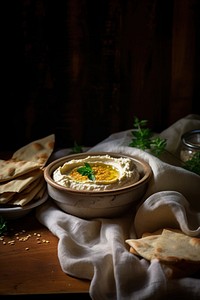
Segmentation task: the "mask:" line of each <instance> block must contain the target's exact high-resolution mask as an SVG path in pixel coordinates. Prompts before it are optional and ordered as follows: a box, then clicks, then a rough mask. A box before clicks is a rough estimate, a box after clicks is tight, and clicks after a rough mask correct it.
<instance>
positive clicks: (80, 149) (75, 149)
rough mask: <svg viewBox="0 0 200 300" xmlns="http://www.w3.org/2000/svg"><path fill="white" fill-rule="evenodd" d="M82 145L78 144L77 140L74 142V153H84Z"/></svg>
mask: <svg viewBox="0 0 200 300" xmlns="http://www.w3.org/2000/svg"><path fill="white" fill-rule="evenodd" d="M82 152H83V149H82V146H80V145H78V144H77V142H76V141H75V142H74V146H73V147H72V153H82Z"/></svg>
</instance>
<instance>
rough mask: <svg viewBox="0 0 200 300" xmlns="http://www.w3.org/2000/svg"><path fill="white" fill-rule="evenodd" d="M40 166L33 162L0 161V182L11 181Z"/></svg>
mask: <svg viewBox="0 0 200 300" xmlns="http://www.w3.org/2000/svg"><path fill="white" fill-rule="evenodd" d="M40 167H41V166H40V164H38V163H37V162H33V161H24V160H20V161H16V160H15V159H9V160H0V182H5V181H9V180H13V179H14V178H16V177H18V176H21V175H23V174H26V173H28V172H30V171H33V170H36V169H39V168H40Z"/></svg>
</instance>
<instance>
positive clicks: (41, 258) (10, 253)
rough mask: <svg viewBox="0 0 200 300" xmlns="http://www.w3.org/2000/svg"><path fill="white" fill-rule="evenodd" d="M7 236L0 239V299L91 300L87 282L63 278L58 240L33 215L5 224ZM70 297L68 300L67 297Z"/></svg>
mask: <svg viewBox="0 0 200 300" xmlns="http://www.w3.org/2000/svg"><path fill="white" fill-rule="evenodd" d="M8 227H9V234H8V235H5V236H4V237H1V238H0V239H1V240H0V297H1V298H2V295H4V296H5V295H10V296H15V297H14V298H16V296H20V297H21V296H23V295H29V296H30V295H31V296H37V295H52V294H57V295H56V297H59V298H60V297H61V296H63V299H64V296H65V297H66V294H68V296H67V297H68V298H67V299H74V298H76V297H77V294H78V295H80V296H81V299H90V297H89V294H88V290H89V285H90V282H89V281H87V280H80V279H77V278H73V277H70V276H68V275H67V274H65V273H64V272H63V271H62V270H61V267H60V263H59V261H58V256H57V244H58V238H57V237H56V236H54V235H53V234H52V233H51V232H50V231H49V230H48V229H47V228H46V227H44V226H43V225H42V224H40V223H39V222H38V220H37V219H36V218H35V211H34V210H33V211H31V213H29V214H28V215H26V216H24V217H22V218H20V219H16V220H8ZM69 295H70V296H69Z"/></svg>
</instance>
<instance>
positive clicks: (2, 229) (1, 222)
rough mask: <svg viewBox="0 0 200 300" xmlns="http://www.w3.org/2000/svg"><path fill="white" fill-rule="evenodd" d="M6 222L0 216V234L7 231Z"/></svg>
mask: <svg viewBox="0 0 200 300" xmlns="http://www.w3.org/2000/svg"><path fill="white" fill-rule="evenodd" d="M7 229H8V228H7V222H6V221H5V220H4V218H3V217H2V216H0V235H1V234H3V233H5V232H6V231H7Z"/></svg>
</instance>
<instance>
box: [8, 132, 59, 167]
mask: <svg viewBox="0 0 200 300" xmlns="http://www.w3.org/2000/svg"><path fill="white" fill-rule="evenodd" d="M54 144H55V135H54V134H51V135H49V136H47V137H45V138H42V139H39V140H36V141H34V142H31V143H29V144H27V145H25V146H24V147H22V148H20V149H19V150H17V151H16V152H15V153H14V154H13V156H12V159H15V160H25V161H29V162H30V161H31V162H35V163H37V164H38V165H40V166H41V167H44V166H45V164H46V162H47V160H48V159H49V157H50V155H51V154H52V152H53V149H54Z"/></svg>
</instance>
